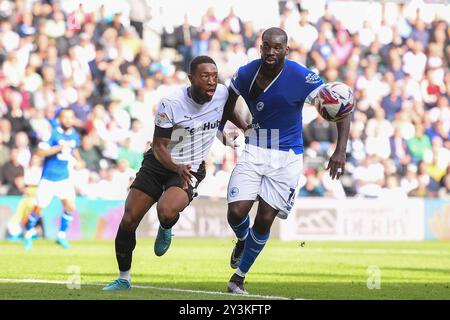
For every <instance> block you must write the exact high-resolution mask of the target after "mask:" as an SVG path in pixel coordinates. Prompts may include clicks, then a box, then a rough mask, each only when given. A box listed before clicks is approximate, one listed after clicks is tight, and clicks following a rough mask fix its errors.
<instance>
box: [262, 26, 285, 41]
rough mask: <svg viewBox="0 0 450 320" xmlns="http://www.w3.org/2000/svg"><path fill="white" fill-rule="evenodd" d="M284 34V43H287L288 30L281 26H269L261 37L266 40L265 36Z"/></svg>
mask: <svg viewBox="0 0 450 320" xmlns="http://www.w3.org/2000/svg"><path fill="white" fill-rule="evenodd" d="M266 35H267V36H282V37H283V44H287V42H288V35H287V33H286V31H284V30H283V29H281V28H276V27H274V28H269V29H267V30H265V31H264V32H263V34H262V35H261V39H262V40H263V41H264V36H266Z"/></svg>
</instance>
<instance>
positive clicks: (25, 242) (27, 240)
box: [23, 237, 33, 251]
mask: <svg viewBox="0 0 450 320" xmlns="http://www.w3.org/2000/svg"><path fill="white" fill-rule="evenodd" d="M23 248H24V249H25V250H27V251H30V250H31V249H33V239H32V238H29V237H25V239H24V240H23Z"/></svg>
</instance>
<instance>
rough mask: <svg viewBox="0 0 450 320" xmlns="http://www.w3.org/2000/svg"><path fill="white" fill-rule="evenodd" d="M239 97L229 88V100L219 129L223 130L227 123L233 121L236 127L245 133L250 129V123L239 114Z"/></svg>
mask: <svg viewBox="0 0 450 320" xmlns="http://www.w3.org/2000/svg"><path fill="white" fill-rule="evenodd" d="M238 98H239V96H238V95H237V94H236V92H235V91H234V90H233V89H232V88H231V87H230V88H228V99H227V102H226V103H225V107H224V110H223V116H222V120H221V122H220V126H219V128H223V127H224V126H225V124H226V123H227V121H231V122H232V123H233V124H234V125H235V126H236V127H238V128H239V129H241V130H242V131H245V130H247V129H248V123H247V122H246V121H245V120H244V119H242V117H241V116H240V115H239V113H238V112H237V111H236V101H237V99H238Z"/></svg>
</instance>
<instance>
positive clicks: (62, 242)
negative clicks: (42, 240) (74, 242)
mask: <svg viewBox="0 0 450 320" xmlns="http://www.w3.org/2000/svg"><path fill="white" fill-rule="evenodd" d="M56 243H57V244H59V245H60V246H61V247H63V248H64V249H69V248H70V244H69V241H67V239H65V238H58V239H56Z"/></svg>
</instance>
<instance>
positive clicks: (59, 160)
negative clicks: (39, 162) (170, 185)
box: [39, 126, 80, 181]
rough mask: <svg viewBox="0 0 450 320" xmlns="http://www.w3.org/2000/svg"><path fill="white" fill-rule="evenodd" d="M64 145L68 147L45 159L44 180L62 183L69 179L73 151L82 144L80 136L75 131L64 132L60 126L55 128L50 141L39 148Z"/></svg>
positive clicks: (41, 144)
mask: <svg viewBox="0 0 450 320" xmlns="http://www.w3.org/2000/svg"><path fill="white" fill-rule="evenodd" d="M63 143H64V144H66V145H67V146H68V147H67V148H64V149H63V150H62V151H61V152H58V153H57V154H54V155H52V156H49V157H46V158H45V160H44V165H43V169H42V179H46V180H50V181H61V180H64V179H67V178H68V177H69V161H70V160H71V159H72V157H73V155H72V154H73V150H74V149H75V148H77V147H78V146H79V144H80V136H79V135H78V133H77V132H76V131H75V130H74V129H69V130H67V131H64V130H63V128H61V127H60V126H58V127H56V128H54V129H53V130H52V133H51V136H50V138H49V139H48V141H45V142H41V143H40V144H39V148H43V149H45V148H51V147H54V146H57V145H59V144H63Z"/></svg>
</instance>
